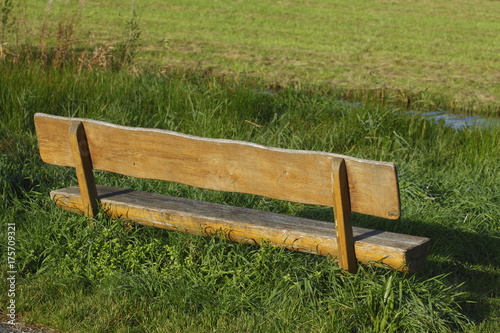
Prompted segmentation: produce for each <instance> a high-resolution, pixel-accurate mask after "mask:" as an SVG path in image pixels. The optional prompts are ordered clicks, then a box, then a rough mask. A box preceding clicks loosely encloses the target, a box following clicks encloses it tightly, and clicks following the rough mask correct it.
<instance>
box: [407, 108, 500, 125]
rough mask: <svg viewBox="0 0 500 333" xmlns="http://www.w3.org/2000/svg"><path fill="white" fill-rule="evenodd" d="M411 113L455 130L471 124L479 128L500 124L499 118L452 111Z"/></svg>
mask: <svg viewBox="0 0 500 333" xmlns="http://www.w3.org/2000/svg"><path fill="white" fill-rule="evenodd" d="M411 113H412V114H418V115H421V116H423V117H425V118H426V119H428V120H433V121H434V122H436V123H439V122H440V121H443V122H444V124H445V125H446V126H449V127H451V128H453V129H455V130H461V129H464V128H468V127H473V126H477V127H480V128H488V127H493V126H495V125H500V119H499V118H485V117H482V116H464V115H458V114H453V113H447V112H445V111H431V112H415V111H412V112H411Z"/></svg>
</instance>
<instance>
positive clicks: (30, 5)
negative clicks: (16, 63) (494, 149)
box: [17, 0, 500, 113]
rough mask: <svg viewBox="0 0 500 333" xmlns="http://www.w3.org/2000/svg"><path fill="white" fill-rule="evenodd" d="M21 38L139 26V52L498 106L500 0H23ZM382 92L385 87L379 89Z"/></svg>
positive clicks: (83, 37)
mask: <svg viewBox="0 0 500 333" xmlns="http://www.w3.org/2000/svg"><path fill="white" fill-rule="evenodd" d="M20 6H21V8H19V9H18V10H17V12H18V13H20V14H19V17H18V19H17V24H18V26H19V27H20V30H19V31H20V32H22V33H21V34H20V35H19V36H18V38H19V39H20V40H23V39H25V38H28V39H30V40H31V41H36V40H37V38H38V37H39V35H40V34H41V31H42V26H43V27H44V28H43V34H45V36H52V38H54V39H56V38H57V31H58V28H57V27H58V25H59V24H61V22H62V24H66V25H71V27H72V29H73V31H74V37H75V40H74V41H75V43H76V45H79V46H80V47H82V48H89V49H92V48H95V47H98V46H102V45H108V46H110V47H112V46H113V45H115V44H116V43H117V42H118V41H119V40H120V39H123V38H127V34H128V33H130V31H127V22H129V23H130V21H131V20H132V19H133V20H136V23H138V26H136V29H137V30H136V31H140V43H141V49H140V50H141V53H140V58H141V60H142V61H143V62H145V63H154V64H161V65H162V66H165V67H189V68H193V67H195V68H201V69H205V70H208V71H213V72H215V73H222V74H227V73H229V74H232V75H235V76H237V77H244V78H246V77H248V76H250V77H256V78H263V79H264V80H265V81H266V82H268V83H270V84H272V85H275V86H287V87H288V86H293V87H297V86H299V87H301V86H304V85H306V86H307V85H323V86H325V87H329V88H338V87H340V88H342V89H346V90H348V91H351V90H353V91H358V90H363V91H376V94H377V96H380V95H383V96H384V97H387V96H388V95H390V96H391V98H393V99H395V100H406V101H407V100H408V97H410V100H411V102H412V103H413V104H412V107H414V108H418V107H419V106H422V107H424V106H425V107H426V108H430V107H433V106H435V107H436V108H443V109H446V110H460V111H464V112H470V111H475V112H482V113H497V112H498V111H499V102H498V101H499V97H500V84H499V82H500V57H499V56H498V54H499V53H500V37H499V36H500V24H499V23H498V22H500V3H499V2H498V1H486V0H469V1H445V0H436V1H410V2H408V1H402V0H393V1H360V0H329V1H325V0H323V1H321V0H316V1H302V0H297V1H270V0H256V1H204V0H191V1H180V0H169V1H160V0H144V1H116V0H115V1H78V2H77V1H72V2H69V1H48V2H47V1H42V2H40V1H26V2H25V3H24V4H21V5H20ZM381 91H384V92H383V93H381Z"/></svg>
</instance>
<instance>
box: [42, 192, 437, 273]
mask: <svg viewBox="0 0 500 333" xmlns="http://www.w3.org/2000/svg"><path fill="white" fill-rule="evenodd" d="M97 191H98V194H99V199H100V203H101V208H102V209H103V210H104V211H106V212H107V213H108V214H109V215H111V216H113V217H121V218H124V219H127V220H132V221H136V222H137V223H139V224H142V225H146V226H152V227H159V228H163V229H168V230H176V231H181V232H185V233H192V234H197V235H205V236H209V235H213V234H217V233H218V234H220V235H222V236H224V237H225V238H226V239H228V240H230V241H236V242H242V243H249V244H262V243H263V242H266V241H270V242H272V243H274V244H277V245H278V246H282V247H285V248H287V249H290V250H295V251H300V252H308V253H314V254H319V255H323V256H326V255H331V256H337V254H338V246H337V235H336V232H335V227H334V225H333V223H330V222H322V221H316V220H311V219H305V218H300V217H295V216H288V215H282V214H275V213H269V212H265V211H260V210H253V209H248V208H241V207H232V206H228V205H221V204H214V203H209V202H203V201H196V200H191V199H185V198H178V197H170V196H165V195H159V194H154V193H147V192H142V191H134V190H129V189H120V188H115V187H109V186H101V185H97ZM51 197H52V198H53V200H54V201H55V203H56V204H57V205H58V206H59V207H61V208H63V209H66V210H68V211H72V212H77V213H82V211H83V206H82V200H81V195H80V191H79V188H78V187H77V186H73V187H68V188H63V189H59V190H54V191H52V192H51ZM353 236H354V241H355V249H356V258H357V260H358V261H360V262H362V263H365V264H368V263H373V262H375V261H376V262H380V263H381V264H383V265H386V266H387V267H390V268H393V269H397V270H400V271H404V272H414V271H416V270H418V269H419V268H420V267H421V266H422V264H423V263H424V261H425V258H426V256H427V253H428V250H429V244H430V240H429V239H428V238H424V237H416V236H410V235H404V234H397V233H392V232H384V231H378V230H371V229H365V228H357V227H354V228H353Z"/></svg>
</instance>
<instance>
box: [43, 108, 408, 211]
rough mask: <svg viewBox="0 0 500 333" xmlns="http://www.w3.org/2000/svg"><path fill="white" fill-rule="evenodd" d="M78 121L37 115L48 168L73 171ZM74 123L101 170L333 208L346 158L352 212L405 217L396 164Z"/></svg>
mask: <svg viewBox="0 0 500 333" xmlns="http://www.w3.org/2000/svg"><path fill="white" fill-rule="evenodd" d="M73 120H75V118H65V117H58V116H51V115H46V114H41V113H37V114H36V115H35V126H36V130H37V137H38V144H39V149H40V154H41V156H42V159H43V161H45V162H47V163H51V164H56V165H63V166H71V167H75V165H74V161H73V158H72V153H71V147H70V144H69V142H68V140H67V137H66V134H65V133H68V128H69V126H70V123H71V121H73ZM76 120H78V121H81V122H82V123H83V124H84V128H85V132H86V136H87V140H88V145H89V150H90V154H91V156H92V164H93V167H94V169H97V170H104V171H111V172H116V173H120V174H124V175H128V176H133V177H138V178H147V179H159V180H166V181H172V182H177V183H182V184H187V185H191V186H196V187H200V188H206V189H212V190H221V191H228V192H242V193H250V194H255V195H261V196H266V197H270V198H274V199H279V200H287V201H293V202H300V203H306V204H317V205H324V206H333V202H332V195H331V187H332V186H331V184H332V178H331V177H332V176H331V163H332V160H334V159H337V158H343V159H344V160H345V163H346V169H347V175H348V179H349V196H350V203H351V209H352V211H354V212H358V213H363V214H369V215H373V216H379V217H384V218H388V219H397V218H399V216H400V201H399V187H398V180H397V173H396V168H395V166H394V164H393V163H386V162H376V161H368V160H363V159H357V158H352V157H349V156H344V155H337V154H331V153H324V152H311V151H297V150H288V149H278V148H271V147H266V146H261V145H257V144H252V143H247V142H242V141H235V140H223V139H207V138H201V137H195V136H190V135H185V134H181V133H176V132H171V131H166V130H158V129H144V128H135V127H125V126H118V125H113V124H108V123H104V122H100V121H95V120H88V119H76Z"/></svg>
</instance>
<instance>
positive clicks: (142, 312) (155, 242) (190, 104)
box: [0, 62, 500, 332]
mask: <svg viewBox="0 0 500 333" xmlns="http://www.w3.org/2000/svg"><path fill="white" fill-rule="evenodd" d="M0 72H1V77H2V84H1V85H0V111H1V112H0V120H1V122H0V169H1V172H0V190H1V191H0V208H1V210H0V225H1V226H2V228H5V226H6V225H7V224H8V223H16V226H17V229H18V231H17V239H18V245H17V253H18V258H17V263H18V270H19V279H18V296H17V300H18V308H17V310H18V311H19V313H22V314H23V315H24V318H25V319H26V320H29V321H32V322H36V323H43V324H46V325H49V326H52V327H55V328H59V329H61V330H62V331H78V332H103V331H110V332H127V331H138V332H186V331H193V332H206V331H214V330H215V331H217V330H218V331H224V332H242V331H243V332H245V331H246V332H262V331H266V332H267V331H269V332H282V331H295V332H297V331H299V332H321V331H323V332H337V331H350V330H352V329H355V330H358V331H363V332H364V331H367V332H370V331H371V332H381V331H387V332H390V331H408V332H422V331H429V332H439V331H443V332H448V331H450V330H453V331H470V330H472V331H474V330H476V331H478V332H479V331H491V332H494V331H495V330H497V329H498V321H496V319H495V318H498V314H499V313H498V306H497V305H498V302H499V301H498V300H499V296H498V277H499V274H500V272H499V267H500V263H499V256H498V248H499V244H498V243H499V242H498V239H499V238H498V236H499V235H498V230H500V225H499V221H500V209H499V205H498V203H499V193H500V183H499V181H498V174H499V165H500V163H499V162H500V161H499V159H500V157H499V155H498V153H497V151H498V147H499V146H500V142H499V140H500V135H499V128H498V127H493V128H491V129H486V130H485V129H478V128H466V129H464V130H460V131H456V130H454V129H451V128H448V127H446V126H444V124H435V123H433V122H430V121H427V120H425V119H423V118H422V117H419V116H418V114H414V113H412V114H409V113H406V112H405V111H404V110H401V109H397V108H390V107H381V106H373V105H370V104H362V105H360V104H351V103H347V102H345V101H343V100H342V99H341V97H342V95H340V94H339V95H335V94H333V93H331V94H329V95H328V94H323V93H318V92H315V91H313V90H310V89H304V90H294V89H282V90H280V91H277V92H270V91H267V90H263V89H260V87H259V86H258V85H257V84H252V83H250V82H247V83H246V85H245V84H241V83H240V82H238V81H237V80H232V79H230V78H220V77H214V76H212V75H209V74H207V73H206V72H204V71H191V72H188V73H185V72H176V71H166V72H163V73H162V74H158V73H157V72H148V71H144V72H143V73H142V74H130V73H129V72H127V71H125V70H122V71H116V70H113V69H112V68H110V69H99V68H91V69H83V70H79V68H78V66H77V65H75V64H71V63H68V64H67V65H65V66H63V67H59V66H57V67H51V66H47V65H43V64H41V63H39V62H38V63H36V62H35V63H31V64H30V65H29V66H23V65H14V64H10V63H5V62H4V63H0ZM35 112H48V113H51V114H58V115H64V116H75V117H86V118H93V119H99V120H105V121H109V122H113V123H117V124H122V125H130V126H143V127H154V128H164V129H170V130H175V131H180V132H183V133H188V134H194V135H201V136H208V137H219V138H229V139H240V140H246V141H250V142H255V143H260V144H265V145H270V146H276V147H284V148H295V149H310V150H320V151H329V152H335V153H342V154H348V155H351V156H357V157H362V158H368V159H375V160H384V161H392V162H395V163H396V165H397V166H398V170H399V179H400V188H401V196H402V202H403V217H402V219H400V220H399V221H392V222H389V221H385V220H381V219H372V218H369V217H366V216H361V215H356V216H355V222H354V223H355V224H356V225H359V226H366V227H370V228H375V229H380V230H391V231H396V232H401V233H407V234H413V235H419V236H426V237H430V238H431V239H432V244H433V245H432V249H431V254H430V257H429V259H428V261H427V263H426V264H425V266H424V269H423V270H422V272H420V273H418V274H416V275H413V276H409V275H405V274H402V273H398V272H392V271H388V270H385V269H380V268H374V267H367V266H362V268H361V269H360V271H359V272H358V273H357V274H356V275H354V276H349V275H344V274H342V272H341V271H340V270H339V268H338V266H337V265H336V264H335V263H334V262H333V260H332V259H328V258H323V257H318V256H313V255H304V254H300V253H294V252H289V251H285V250H280V249H275V248H272V247H262V248H261V247H253V246H247V245H242V244H233V243H228V242H226V241H224V240H221V239H219V238H211V239H207V238H201V237H196V236H191V235H184V234H180V233H175V232H167V231H164V230H159V229H153V228H147V227H140V226H135V225H133V224H129V223H127V222H125V221H113V220H109V219H107V218H105V217H104V216H98V217H97V218H96V219H95V220H94V221H93V222H92V223H91V224H89V223H88V221H87V220H86V219H85V218H82V217H80V216H78V215H75V214H70V213H67V212H65V211H62V210H60V209H58V208H57V207H55V206H54V205H53V203H52V202H51V201H50V199H49V198H48V192H49V191H50V190H52V189H55V188H60V187H64V186H69V185H72V184H75V183H76V178H75V174H74V171H73V170H71V169H68V168H62V167H56V166H52V165H48V164H45V163H43V162H42V161H41V160H40V158H39V156H38V151H37V148H36V138H35V135H34V128H33V114H34V113H35ZM96 178H97V181H98V182H99V183H101V184H108V185H116V186H122V187H125V188H135V189H141V190H146V191H154V192H158V193H166V194H173V195H182V196H185V197H191V198H196V199H200V200H208V201H213V202H223V203H226V204H233V205H239V206H246V207H251V208H258V209H264V210H272V211H276V212H280V213H285V214H293V215H299V216H307V217H311V218H318V219H323V220H331V219H332V216H331V211H330V210H329V209H328V208H319V207H310V206H306V205H298V204H287V203H282V202H278V201H274V200H267V199H263V198H260V197H253V196H247V195H240V194H230V193H229V194H228V193H219V192H213V191H202V190H198V189H194V188H189V187H186V186H177V185H175V184H170V183H166V182H158V181H144V180H138V179H131V178H127V177H122V176H119V175H113V174H108V173H103V172H99V173H96ZM0 248H1V249H2V253H5V252H4V250H5V242H2V244H0ZM5 260H6V259H5V257H4V256H2V261H1V263H0V264H1V265H2V266H3V265H5ZM0 286H1V289H0V292H1V293H0V295H1V296H0V300H1V304H2V309H3V308H4V307H3V304H5V302H6V301H7V296H6V293H5V292H4V291H5V288H6V285H5V284H0Z"/></svg>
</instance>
